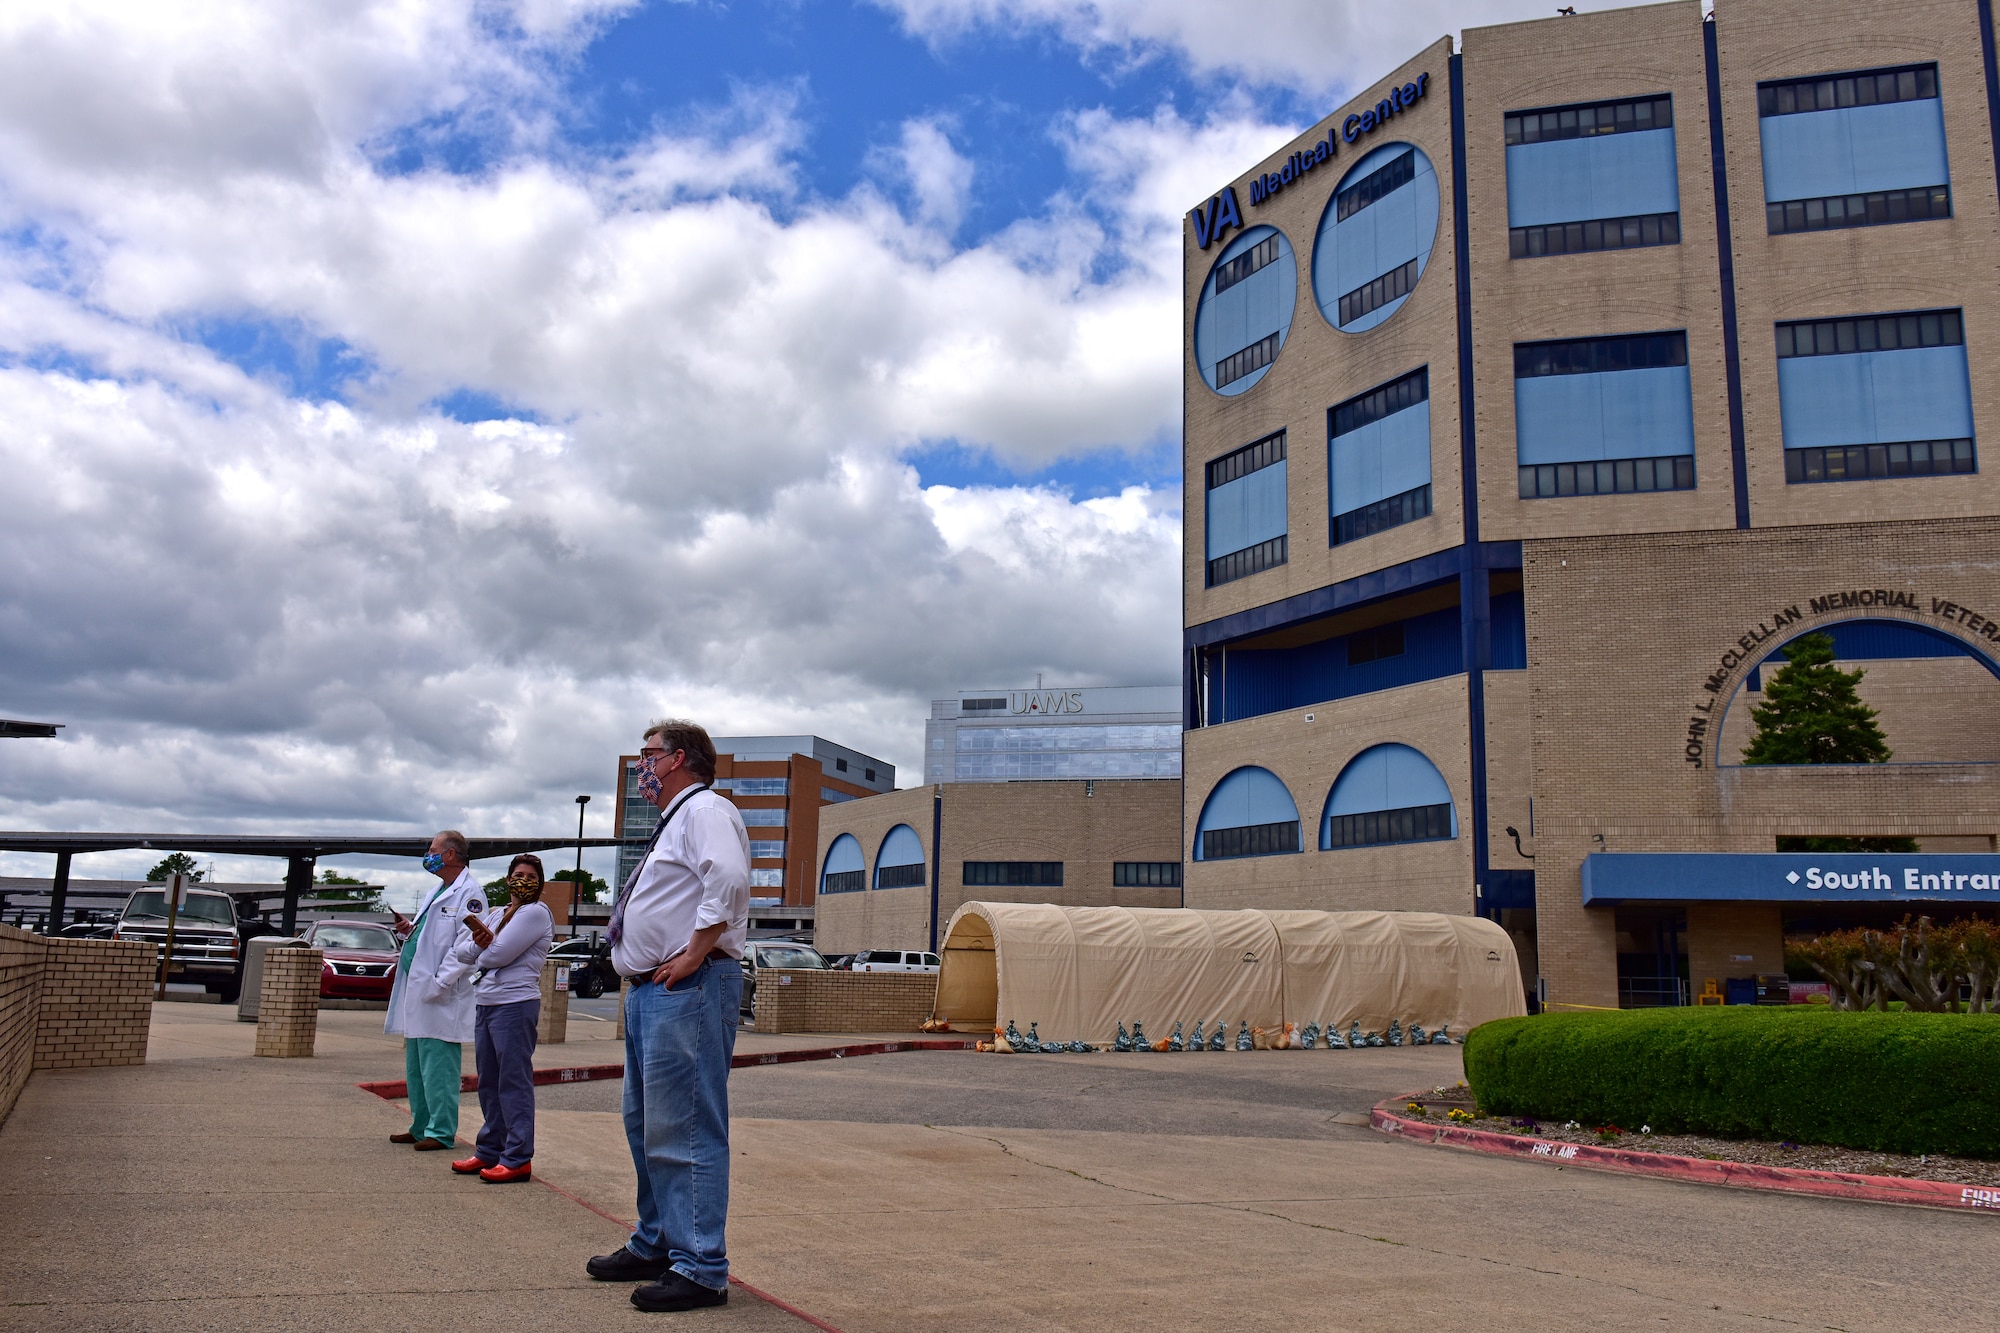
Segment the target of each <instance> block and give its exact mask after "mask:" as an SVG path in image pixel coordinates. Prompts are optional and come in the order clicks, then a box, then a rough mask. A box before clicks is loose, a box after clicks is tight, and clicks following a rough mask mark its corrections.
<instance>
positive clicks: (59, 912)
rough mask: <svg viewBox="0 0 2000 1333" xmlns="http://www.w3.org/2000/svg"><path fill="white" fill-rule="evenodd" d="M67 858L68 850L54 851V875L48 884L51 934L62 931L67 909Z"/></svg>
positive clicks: (68, 856) (68, 855)
mask: <svg viewBox="0 0 2000 1333" xmlns="http://www.w3.org/2000/svg"><path fill="white" fill-rule="evenodd" d="M69 858H70V853H68V852H57V853H56V877H55V879H54V880H53V881H51V882H50V885H49V930H48V933H49V934H51V935H59V934H61V933H62V928H63V917H64V916H65V915H67V914H68V909H69Z"/></svg>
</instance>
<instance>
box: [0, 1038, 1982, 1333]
mask: <svg viewBox="0 0 2000 1333" xmlns="http://www.w3.org/2000/svg"><path fill="white" fill-rule="evenodd" d="M227 1017H228V1015H227V1011H224V1012H223V1014H221V1015H217V1014H216V1013H215V1011H214V1010H213V1009H212V1008H210V1007H208V1006H194V1005H172V1006H164V1005H163V1006H160V1007H159V1008H158V1009H157V1010H156V1011H155V1017H154V1028H153V1037H154V1045H153V1051H152V1063H150V1064H148V1065H146V1066H144V1067H139V1068H131V1069H115V1070H87V1071H69V1072H65V1073H62V1074H53V1075H51V1074H38V1075H36V1076H35V1079H34V1080H33V1081H32V1082H31V1084H30V1085H29V1088H28V1091H27V1093H26V1095H25V1096H24V1097H23V1099H22V1101H21V1104H20V1107H19V1108H18V1109H17V1110H16V1111H15V1113H14V1115H13V1117H12V1118H11V1119H10V1120H9V1121H8V1122H7V1124H6V1126H5V1127H4V1129H0V1182H4V1183H0V1292H4V1294H5V1295H4V1304H0V1325H5V1326H6V1327H9V1328H12V1327H21V1328H45V1327H62V1328H73V1327H85V1328H114V1327H115V1328H174V1329H183V1328H190V1327H197V1328H239V1327H240V1328H252V1327H271V1326H276V1325H285V1326H292V1325H301V1326H305V1327H319V1326H327V1327H332V1326H335V1325H340V1326H342V1327H348V1328H351V1327H356V1326H361V1327H411V1328H416V1327H422V1328H426V1329H433V1330H435V1329H448V1328H459V1327H466V1328H470V1327H475V1326H490V1325H492V1324H493V1323H494V1322H495V1321H496V1320H499V1321H505V1322H507V1323H510V1324H511V1323H514V1322H516V1321H521V1320H533V1321H551V1320H556V1319H569V1320H578V1319H582V1320H587V1321H588V1322H589V1323H590V1324H591V1325H592V1326H596V1325H598V1324H600V1323H604V1322H606V1321H608V1322H609V1323H610V1324H611V1325H612V1326H626V1325H628V1324H629V1325H630V1326H633V1327H638V1326H641V1325H643V1324H646V1323H647V1322H648V1320H647V1319H646V1317H644V1316H640V1315H638V1314H636V1313H635V1312H633V1311H631V1309H630V1307H629V1305H627V1304H626V1303H625V1290H624V1288H622V1287H617V1288H606V1287H603V1286H600V1285H598V1284H592V1283H589V1282H588V1281H587V1280H585V1279H583V1278H582V1276H581V1273H580V1271H579V1269H578V1267H577V1265H578V1263H579V1261H580V1259H581V1258H582V1257H583V1256H584V1255H587V1254H590V1253H592V1252H600V1251H603V1250H607V1249H610V1248H612V1247H613V1246H614V1245H616V1244H617V1243H618V1242H619V1240H620V1234H619V1228H617V1227H616V1226H614V1225H613V1224H612V1223H610V1222H607V1221H605V1220H603V1218H601V1217H600V1216H598V1215H597V1213H596V1212H594V1211H592V1209H593V1208H594V1209H598V1210H601V1211H603V1212H606V1213H609V1214H611V1215H613V1216H615V1217H619V1218H629V1217H630V1216H631V1215H632V1177H631V1165H630V1162H629V1159H628V1157H627V1155H626V1149H625V1143H624V1135H623V1132H622V1129H621V1128H620V1126H619V1123H618V1117H617V1115H616V1113H615V1111H614V1110H613V1109H611V1108H612V1106H613V1105H615V1102H613V1101H610V1100H608V1099H610V1098H613V1097H614V1096H615V1092H616V1084H585V1085H571V1086H564V1087H556V1088H544V1089H542V1090H541V1092H542V1100H541V1107H542V1113H541V1116H540V1125H539V1140H540V1141H539V1144H538V1147H537V1154H536V1164H535V1165H536V1172H537V1175H538V1177H540V1178H544V1179H546V1180H547V1181H548V1182H549V1183H550V1184H551V1185H554V1186H557V1187H560V1188H561V1189H562V1190H564V1191H567V1192H568V1193H569V1194H571V1195H574V1196H576V1198H578V1199H580V1200H583V1201H584V1202H585V1203H587V1204H589V1205H590V1207H584V1206H580V1205H579V1204H578V1203H576V1202H572V1201H571V1200H570V1199H568V1198H565V1197H564V1196H563V1195H561V1194H558V1193H556V1192H554V1191H553V1190H551V1189H547V1188H543V1187H541V1186H539V1185H535V1186H522V1187H506V1188H499V1187H491V1186H482V1185H477V1184H473V1183H470V1182H467V1181H462V1180H457V1179H454V1178H452V1177H451V1176H450V1175H449V1174H448V1173H447V1172H446V1171H445V1168H444V1163H443V1162H442V1161H441V1160H439V1159H440V1158H442V1157H443V1156H444V1155H443V1154H426V1155H421V1156H419V1155H417V1154H412V1153H410V1152H408V1151H407V1150H399V1149H392V1148H390V1147H389V1145H388V1144H387V1143H386V1142H385V1141H384V1136H386V1134H387V1133H389V1132H390V1131H391V1130H393V1129H396V1128H400V1127H401V1118H400V1115H399V1113H398V1112H397V1110H396V1109H395V1108H394V1107H392V1106H391V1105H390V1104H389V1103H386V1102H383V1101H381V1100H380V1099H377V1098H374V1097H372V1096H369V1095H367V1094H364V1093H361V1092H359V1091H358V1090H356V1089H354V1088H353V1087H352V1084H353V1083H355V1082H358V1081H362V1080H366V1079H379V1078H383V1077H391V1078H393V1077H397V1076H399V1075H400V1068H401V1061H400V1055H399V1053H398V1052H397V1050H396V1048H395V1045H394V1043H393V1042H389V1041H387V1040H385V1039H383V1038H382V1037H381V1036H380V1033H379V1019H376V1016H374V1015H369V1014H323V1015H322V1016H321V1022H322V1029H321V1038H320V1047H319V1050H320V1055H319V1056H318V1058H316V1059H314V1060H311V1061H276V1060H256V1059H253V1058H251V1057H250V1056H249V1055H248V1051H249V1049H250V1033H251V1027H250V1025H248V1024H241V1025H239V1024H234V1023H228V1022H216V1021H213V1020H215V1019H217V1018H224V1019H226V1018H227ZM204 1020H208V1021H204ZM354 1020H374V1021H375V1026H376V1027H377V1029H378V1030H376V1031H374V1032H373V1033H370V1032H369V1031H366V1030H365V1029H364V1028H363V1027H362V1025H360V1024H356V1023H355V1022H354ZM572 1031H575V1029H574V1028H572ZM744 1036H745V1041H744V1045H743V1047H742V1048H741V1049H749V1048H750V1046H751V1045H752V1044H753V1039H755V1037H756V1034H748V1033H746V1034H744ZM826 1040H827V1042H828V1043H832V1042H836V1041H840V1040H843V1039H840V1038H829V1039H826ZM762 1041H768V1042H771V1043H773V1044H786V1043H793V1044H796V1043H798V1042H799V1039H796V1038H764V1039H762ZM762 1041H759V1042H756V1044H758V1045H761V1044H762ZM616 1049H617V1048H616V1046H615V1045H614V1044H612V1043H610V1042H609V1041H607V1040H596V1041H589V1040H580V1041H577V1042H572V1043H569V1044H568V1045H567V1046H566V1047H545V1048H544V1050H543V1054H544V1055H545V1056H548V1055H551V1054H554V1055H557V1056H558V1057H559V1058H557V1059H555V1060H553V1061H552V1063H574V1064H588V1063H605V1062H608V1061H609V1060H615V1058H616V1054H615V1053H616ZM1456 1058H1457V1052H1456V1050H1455V1049H1451V1050H1447V1049H1444V1048H1426V1049H1423V1050H1416V1051H1370V1052H1269V1053H1257V1054H1249V1055H1237V1054H1235V1053H1223V1054H1216V1055H1203V1056H1200V1057H1189V1056H1186V1055H1183V1056H1181V1057H1178V1058H1176V1057H1171V1056H1151V1057H1149V1056H1126V1057H1119V1056H1109V1055H1105V1056H1017V1057H1005V1056H985V1057H982V1056H974V1055H966V1054H958V1053H932V1052H926V1053H905V1054H894V1055H883V1056H870V1057H864V1058H859V1059H853V1060H843V1061H837V1062H836V1061H822V1062H816V1063H807V1064H795V1065H784V1066H772V1067H764V1068H753V1069H743V1070H738V1071H737V1072H736V1074H735V1075H734V1076H733V1078H732V1082H731V1088H732V1097H733V1100H734V1110H735V1111H736V1113H737V1118H736V1120H735V1122H734V1129H733V1133H734V1145H733V1146H734V1148H735V1151H736V1156H735V1157H734V1159H733V1160H734V1173H735V1180H734V1185H735V1188H734V1193H733V1204H732V1213H731V1228H730V1249H731V1257H732V1262H733V1265H734V1268H735V1271H736V1272H737V1273H738V1275H739V1276H741V1277H742V1278H743V1279H744V1280H746V1281H748V1282H750V1283H752V1284H753V1285H755V1286H757V1287H760V1288H762V1289H764V1290H766V1291H769V1292H771V1293H773V1294H774V1295H776V1296H778V1297H781V1298H783V1299H784V1300H786V1301H789V1302H791V1303H792V1304H794V1305H796V1306H798V1307H800V1308H802V1309H804V1310H806V1311H809V1312H811V1313H812V1314H813V1315H815V1316H818V1317H819V1318H820V1319H822V1320H824V1321H825V1322H826V1323H827V1324H830V1325H832V1326H834V1327H836V1328H839V1329H842V1330H846V1333H860V1331H861V1330H905V1329H1030V1328H1032V1329H1050V1328H1053V1329H1144V1330H1146V1331H1147V1333H1159V1331H1161V1330H1176V1329H1197V1328H1199V1329H1212V1328H1217V1327H1226V1328H1231V1329H1236V1328H1250V1329H1264V1328H1270V1329H1280V1328H1282V1329H1299V1328H1309V1329H1377V1328H1384V1327H1391V1326H1405V1325H1437V1324H1439V1323H1440V1322H1441V1321H1452V1322H1454V1323H1464V1324H1468V1325H1483V1324H1489V1323H1494V1322H1504V1323H1510V1324H1511V1323H1520V1324H1527V1325H1530V1326H1533V1327H1536V1328H1538V1329H1586V1328H1588V1329H1604V1328H1613V1329H1625V1328H1641V1327H1643V1328H1648V1329H1682V1328H1685V1329H1715V1328H1723V1329H1729V1328H1750V1327H1757V1328H1766V1329H1767V1328H1771V1327H1774V1326H1775V1327H1810V1328H1854V1329H1860V1328H1869V1329H1877V1328H1895V1329H1912V1330H1918V1329H1938V1330H1943V1329H1964V1328H1972V1327H2000V1302H1997V1301H1996V1297H1995V1295H1994V1291H1993V1288H1992V1284H1991V1283H1990V1281H1989V1279H1988V1277H1987V1268H1988V1256H1989V1255H1990V1254H1991V1252H1992V1248H1993V1245H1994V1243H1995V1241H1996V1239H2000V1233H1996V1232H1995V1231H1994V1230H1993V1229H1992V1226H1993V1219H1989V1218H1982V1217H1972V1216H1959V1215H1953V1214H1946V1213H1936V1212H1928V1211H1920V1210H1911V1209H1897V1208H1888V1207H1883V1206H1879V1205H1866V1204H1854V1203H1845V1202H1838V1201H1831V1200H1819V1199H1807V1198H1792V1197H1785V1196H1775V1195H1766V1194H1755V1193H1747V1192H1736V1191H1729V1190H1722V1189H1710V1188H1702V1187H1697V1186H1687V1185H1674V1184H1665V1183H1662V1182H1657V1181H1650V1180H1639V1179H1631V1178H1626V1177H1619V1176H1608V1175H1599V1174H1593V1173H1589V1172H1584V1171H1578V1170H1574V1169H1570V1170H1564V1169H1561V1168H1558V1167H1556V1166H1553V1165H1550V1164H1544V1163H1538V1162H1537V1163H1530V1162H1516V1161H1505V1160H1497V1159H1492V1158H1486V1157H1480V1156H1474V1155H1469V1154H1461V1153H1455V1152H1449V1151H1442V1150H1433V1149H1427V1148H1423V1147H1419V1146H1416V1145H1412V1144H1407V1143H1400V1142H1396V1141H1393V1140H1389V1139H1386V1138H1384V1137H1382V1136H1380V1135H1377V1134H1374V1133H1372V1132H1370V1131H1368V1130H1365V1129H1361V1128H1356V1127H1353V1126H1350V1125H1348V1124H1346V1123H1343V1122H1342V1120H1341V1119H1340V1118H1339V1117H1341V1116H1343V1115H1348V1116H1351V1115H1352V1114H1353V1111H1352V1110H1350V1109H1349V1108H1365V1105H1366V1104H1367V1103H1368V1102H1372V1101H1373V1100H1375V1099H1376V1098H1378V1097H1380V1096H1382V1095H1384V1094H1385V1093H1388V1092H1392V1091H1407V1090H1411V1089H1413V1088H1415V1087H1419V1086H1425V1085H1427V1084H1431V1083H1435V1082H1440V1081H1445V1080H1447V1079H1450V1078H1455V1077H1456ZM593 1099H595V1100H593ZM464 1128H465V1130H466V1132H467V1133H468V1134H469V1133H470V1132H471V1129H472V1124H471V1117H467V1120H466V1122H465V1125H464ZM651 1322H652V1326H653V1327H661V1326H667V1327H691V1326H694V1325H695V1324H696V1323H697V1322H698V1323H699V1324H700V1325H701V1326H705V1327H717V1328H722V1327H725V1326H727V1327H738V1326H741V1327H750V1328H760V1329H761V1328H772V1329H777V1328H788V1329H791V1328H803V1327H805V1325H804V1324H803V1323H801V1322H800V1321H797V1320H794V1319H792V1317H791V1316H789V1315H786V1314H784V1313H783V1312H782V1311H779V1310H776V1309H774V1308H773V1307H771V1306H768V1305H762V1304H759V1303H758V1302H756V1301H754V1300H751V1299H749V1298H748V1297H747V1296H746V1295H745V1294H744V1293H742V1292H740V1291H739V1292H737V1293H736V1294H735V1295H733V1296H732V1299H731V1305H730V1307H729V1309H728V1310H727V1311H726V1312H720V1314H718V1313H717V1312H700V1313H697V1314H691V1315H686V1316H679V1317H656V1318H655V1320H653V1321H651Z"/></svg>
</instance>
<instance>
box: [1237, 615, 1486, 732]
mask: <svg viewBox="0 0 2000 1333" xmlns="http://www.w3.org/2000/svg"><path fill="white" fill-rule="evenodd" d="M1458 621H1459V617H1458V612H1457V611H1456V610H1455V609H1448V610H1444V611H1433V612H1431V613H1430V614H1429V615H1423V616H1416V617H1413V618H1411V619H1409V620H1405V621H1403V622H1402V624H1403V651H1402V652H1401V653H1400V654H1399V655H1397V656H1395V657H1379V658H1376V659H1375V660H1374V661H1372V662H1361V663H1358V664H1356V665H1353V666H1349V665H1348V662H1347V639H1346V638H1345V637H1344V636H1343V637H1341V638H1338V639H1327V640H1323V641H1322V642H1319V643H1309V644H1306V645H1304V646H1302V647H1298V648H1260V649H1256V650H1253V651H1242V650H1238V651H1232V652H1231V653H1230V654H1229V672H1228V682H1227V690H1226V696H1225V704H1226V707H1227V710H1228V711H1227V712H1225V713H1224V716H1225V717H1227V718H1228V719H1229V720H1230V721H1232V722H1235V721H1240V720H1242V719H1243V718H1246V717H1261V716H1263V715H1264V714H1266V713H1281V712H1284V711H1285V710H1286V709H1290V708H1303V707H1305V706H1306V705H1308V704H1316V703H1326V702H1328V701H1329V700H1333V699H1347V698H1351V697H1353V696H1354V695H1357V694H1372V693H1374V692H1375V691H1377V690H1390V689H1394V688H1396V687H1397V686H1399V685H1414V684H1416V683H1417V682H1418V681H1424V680H1436V679H1438V678H1439V677H1441V676H1454V675H1457V674H1458V673H1459V672H1461V671H1463V670H1465V663H1464V652H1463V641H1462V638H1461V636H1460V633H1459V623H1458Z"/></svg>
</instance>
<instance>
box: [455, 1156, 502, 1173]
mask: <svg viewBox="0 0 2000 1333" xmlns="http://www.w3.org/2000/svg"><path fill="white" fill-rule="evenodd" d="M492 1165H493V1163H491V1162H489V1161H487V1160H486V1159H485V1158H484V1157H464V1158H460V1159H459V1160H458V1161H456V1162H453V1163H452V1164H451V1169H452V1170H454V1171H456V1172H458V1174H460V1175H461V1176H476V1175H478V1174H479V1173H480V1172H481V1171H484V1170H485V1169H486V1168H487V1167H489V1166H492Z"/></svg>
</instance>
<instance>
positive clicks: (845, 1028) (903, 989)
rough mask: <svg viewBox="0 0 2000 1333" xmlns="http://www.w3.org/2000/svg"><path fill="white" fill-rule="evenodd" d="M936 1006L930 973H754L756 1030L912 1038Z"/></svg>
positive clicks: (934, 978) (934, 984)
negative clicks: (907, 1034)
mask: <svg viewBox="0 0 2000 1333" xmlns="http://www.w3.org/2000/svg"><path fill="white" fill-rule="evenodd" d="M856 896H859V895H856ZM822 901H824V900H822ZM936 1000H937V974H936V973H934V972H931V973H924V972H823V971H819V970H816V969H815V970H801V971H781V970H778V969H776V968H765V969H762V970H760V971H759V972H758V973H757V997H756V1012H757V1030H758V1031H759V1032H914V1031H917V1030H918V1029H919V1028H921V1027H922V1026H923V1022H924V1020H925V1019H927V1018H929V1017H930V1016H931V1008H932V1006H933V1004H934V1003H935V1002H936Z"/></svg>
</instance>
